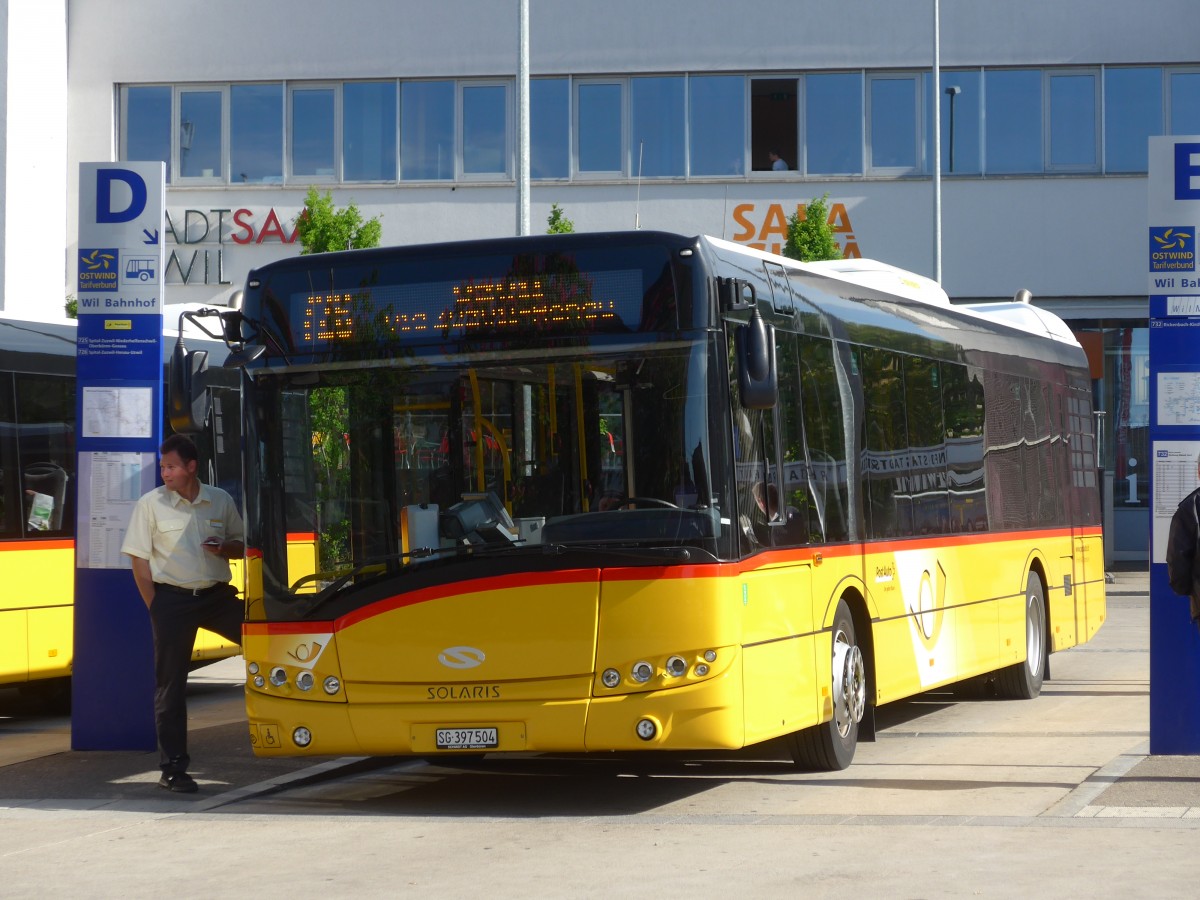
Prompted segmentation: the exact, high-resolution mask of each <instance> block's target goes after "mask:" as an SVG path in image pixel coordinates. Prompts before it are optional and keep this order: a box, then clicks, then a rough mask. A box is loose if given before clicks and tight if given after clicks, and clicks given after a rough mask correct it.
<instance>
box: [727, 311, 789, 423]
mask: <svg viewBox="0 0 1200 900" xmlns="http://www.w3.org/2000/svg"><path fill="white" fill-rule="evenodd" d="M733 340H734V349H735V352H736V354H737V373H738V392H739V394H740V396H741V401H742V406H744V407H746V409H772V408H773V407H774V406H775V404H776V403H778V402H779V374H778V370H777V369H776V367H775V328H774V326H773V325H771V324H770V323H769V322H766V321H765V320H764V319H763V317H762V316H761V315H759V313H758V310H757V309H756V310H755V311H754V314H753V315H751V316H750V321H749V322H747V323H746V324H745V325H739V326H738V328H737V331H735V332H734V336H733Z"/></svg>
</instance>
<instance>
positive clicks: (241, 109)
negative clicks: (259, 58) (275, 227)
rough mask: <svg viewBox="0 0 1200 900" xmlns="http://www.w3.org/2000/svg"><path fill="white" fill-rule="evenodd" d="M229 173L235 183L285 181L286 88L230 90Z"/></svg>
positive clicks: (236, 87)
mask: <svg viewBox="0 0 1200 900" xmlns="http://www.w3.org/2000/svg"><path fill="white" fill-rule="evenodd" d="M229 172H230V178H231V180H233V181H234V182H236V183H251V184H252V183H263V182H279V181H282V180H283V85H282V84H235V85H233V86H232V87H231V88H230V89H229Z"/></svg>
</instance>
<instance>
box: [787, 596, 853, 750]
mask: <svg viewBox="0 0 1200 900" xmlns="http://www.w3.org/2000/svg"><path fill="white" fill-rule="evenodd" d="M831 656H832V666H833V715H832V716H831V717H830V719H829V721H828V722H823V723H822V724H820V725H814V726H812V727H811V728H805V729H803V730H801V731H797V732H795V733H793V734H791V735H789V736H788V747H789V749H790V750H791V753H792V759H793V760H794V761H795V762H796V765H798V766H800V767H801V768H803V769H809V770H818V771H823V772H833V771H838V770H840V769H844V768H846V767H847V766H849V765H850V763H851V762H852V761H853V759H854V750H855V748H856V747H857V746H858V723H859V722H861V721H862V717H863V713H864V712H865V711H866V706H867V674H866V664H865V663H864V662H863V655H862V650H860V649H859V646H858V639H857V637H856V636H855V632H854V619H853V617H851V615H850V607H849V606H848V605H847V604H846V601H845V600H839V601H838V606H837V613H836V614H835V615H834V618H833V641H832V654H831Z"/></svg>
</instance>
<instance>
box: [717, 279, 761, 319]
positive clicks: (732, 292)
mask: <svg viewBox="0 0 1200 900" xmlns="http://www.w3.org/2000/svg"><path fill="white" fill-rule="evenodd" d="M717 299H718V300H719V301H720V304H721V309H722V310H723V311H724V312H739V311H741V310H745V309H753V308H754V306H755V304H757V303H758V298H757V296H756V295H755V293H754V285H753V284H751V283H750V282H749V281H743V280H742V279H740V278H718V279H717Z"/></svg>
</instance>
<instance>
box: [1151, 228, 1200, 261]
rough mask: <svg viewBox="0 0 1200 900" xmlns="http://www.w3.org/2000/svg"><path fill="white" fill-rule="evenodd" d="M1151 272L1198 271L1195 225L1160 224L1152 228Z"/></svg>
mask: <svg viewBox="0 0 1200 900" xmlns="http://www.w3.org/2000/svg"><path fill="white" fill-rule="evenodd" d="M1150 271H1151V272H1194V271H1196V228H1195V226H1194V225H1193V226H1187V227H1183V226H1179V225H1169V226H1162V225H1160V226H1158V227H1156V228H1151V229H1150Z"/></svg>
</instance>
